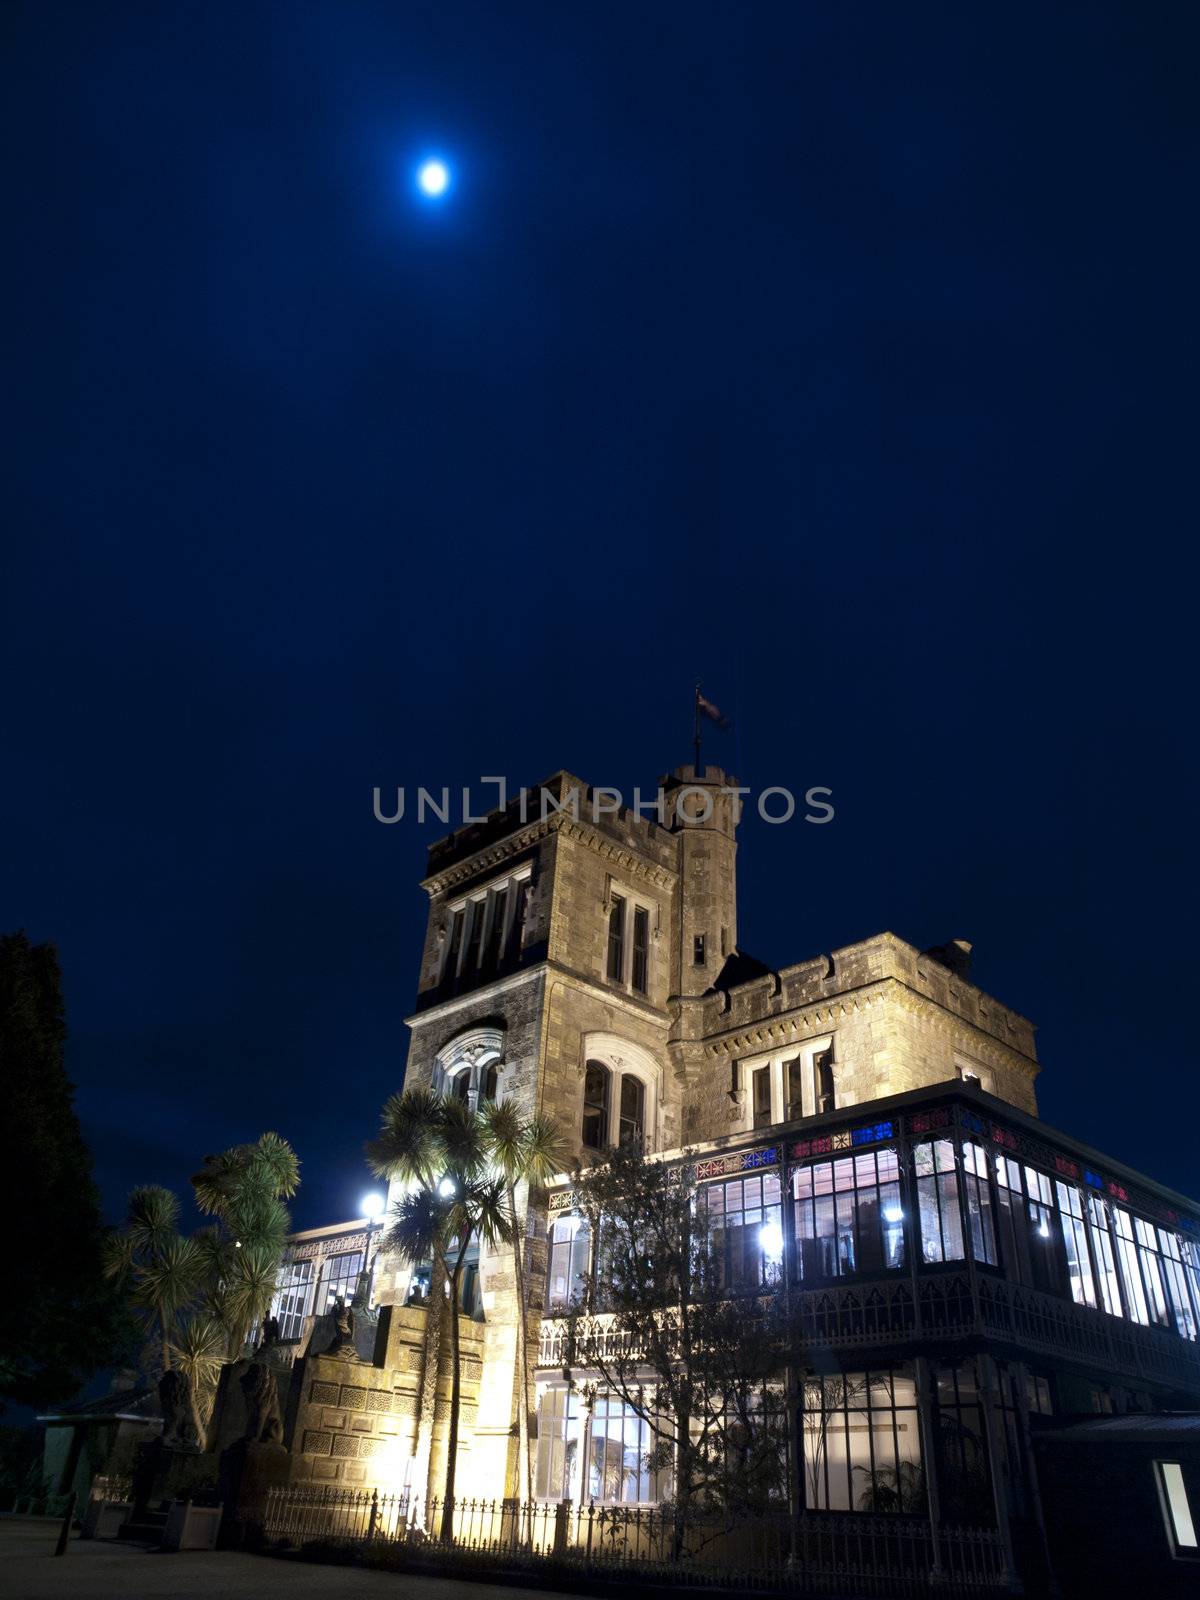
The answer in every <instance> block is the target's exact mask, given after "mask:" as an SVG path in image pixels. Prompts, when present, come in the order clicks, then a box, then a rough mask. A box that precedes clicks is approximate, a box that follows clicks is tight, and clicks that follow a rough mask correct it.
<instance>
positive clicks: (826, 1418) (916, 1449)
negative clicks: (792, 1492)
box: [801, 1372, 925, 1513]
mask: <svg viewBox="0 0 1200 1600" xmlns="http://www.w3.org/2000/svg"><path fill="white" fill-rule="evenodd" d="M803 1403H804V1410H803V1416H802V1422H801V1456H802V1471H803V1477H804V1499H805V1505H806V1507H807V1509H808V1510H810V1511H868V1512H876V1513H880V1512H924V1510H925V1479H924V1473H923V1471H922V1466H921V1442H920V1430H919V1426H918V1420H917V1397H916V1388H915V1385H914V1383H913V1380H912V1378H910V1377H906V1376H903V1375H901V1374H899V1373H891V1372H871V1373H867V1372H854V1373H851V1372H848V1373H842V1374H839V1375H837V1376H835V1377H813V1378H807V1379H806V1380H805V1382H804V1393H803Z"/></svg>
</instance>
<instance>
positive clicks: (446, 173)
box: [417, 160, 450, 200]
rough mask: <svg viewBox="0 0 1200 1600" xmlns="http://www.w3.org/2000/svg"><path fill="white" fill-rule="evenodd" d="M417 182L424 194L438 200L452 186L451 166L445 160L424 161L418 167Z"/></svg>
mask: <svg viewBox="0 0 1200 1600" xmlns="http://www.w3.org/2000/svg"><path fill="white" fill-rule="evenodd" d="M417 183H418V185H419V187H420V190H421V193H422V194H427V195H428V196H429V197H430V199H431V200H436V199H438V198H439V197H440V196H441V195H444V194H445V192H446V190H447V189H448V188H449V187H450V168H449V167H448V166H447V165H446V163H445V162H444V161H437V160H430V161H423V162H422V163H421V165H420V166H419V167H418V168H417Z"/></svg>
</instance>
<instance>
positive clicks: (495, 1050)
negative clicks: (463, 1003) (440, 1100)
mask: <svg viewBox="0 0 1200 1600" xmlns="http://www.w3.org/2000/svg"><path fill="white" fill-rule="evenodd" d="M503 1053H504V1034H503V1033H502V1032H501V1030H500V1029H499V1028H472V1029H471V1030H470V1031H469V1032H468V1033H462V1034H459V1036H458V1038H457V1039H452V1040H451V1041H450V1043H449V1044H448V1045H445V1046H444V1047H443V1048H442V1049H441V1050H439V1051H438V1057H437V1071H436V1073H435V1075H434V1082H433V1087H434V1088H435V1089H436V1090H439V1091H440V1092H441V1093H442V1094H444V1095H447V1096H449V1097H450V1098H451V1099H454V1100H461V1101H463V1102H464V1104H466V1105H468V1106H470V1107H471V1108H472V1109H473V1110H476V1109H478V1107H479V1106H481V1105H484V1104H486V1103H487V1101H489V1100H495V1099H496V1096H497V1094H498V1093H499V1088H500V1072H501V1069H502V1065H503V1063H502V1061H501V1057H502V1056H503Z"/></svg>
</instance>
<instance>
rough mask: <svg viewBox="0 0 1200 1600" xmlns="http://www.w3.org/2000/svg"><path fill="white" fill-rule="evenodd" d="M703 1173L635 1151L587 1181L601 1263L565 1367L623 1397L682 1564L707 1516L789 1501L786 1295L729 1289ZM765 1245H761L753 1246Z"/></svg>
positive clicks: (579, 1205)
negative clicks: (665, 1505) (660, 1479)
mask: <svg viewBox="0 0 1200 1600" xmlns="http://www.w3.org/2000/svg"><path fill="white" fill-rule="evenodd" d="M695 1197H696V1182H695V1170H694V1168H693V1167H691V1166H690V1165H687V1164H685V1165H683V1166H681V1167H674V1168H670V1167H668V1166H667V1165H666V1164H665V1163H663V1162H661V1161H656V1160H654V1159H650V1158H647V1157H645V1156H644V1155H643V1154H642V1152H641V1150H640V1148H639V1147H638V1146H637V1145H635V1144H632V1143H631V1144H627V1145H624V1146H622V1147H620V1148H619V1149H617V1150H614V1151H613V1152H612V1153H611V1155H610V1156H609V1158H608V1160H607V1161H606V1162H605V1163H604V1164H603V1165H601V1166H598V1167H593V1168H591V1169H590V1170H589V1171H587V1172H585V1173H583V1174H581V1175H580V1177H579V1178H578V1179H577V1182H576V1185H575V1190H574V1203H575V1207H576V1210H577V1212H578V1213H579V1214H580V1216H581V1217H582V1219H583V1221H584V1224H585V1225H586V1226H587V1228H588V1230H589V1232H590V1236H591V1239H592V1245H593V1252H594V1258H595V1259H594V1264H593V1270H592V1272H591V1273H590V1275H589V1277H588V1280H587V1282H586V1283H585V1285H584V1286H583V1289H582V1293H581V1296H580V1300H579V1303H578V1305H577V1306H576V1307H575V1309H574V1311H573V1312H572V1313H571V1316H570V1320H569V1330H568V1333H569V1345H570V1350H569V1364H570V1365H571V1366H572V1367H580V1366H581V1367H584V1368H585V1369H590V1370H592V1371H594V1372H595V1373H596V1374H597V1380H596V1381H595V1382H593V1383H590V1384H587V1385H585V1386H584V1388H585V1398H587V1399H589V1400H592V1399H594V1397H595V1394H596V1393H597V1392H599V1391H607V1392H608V1393H610V1394H614V1395H616V1396H618V1397H619V1398H620V1399H621V1400H622V1401H623V1402H624V1403H625V1404H626V1405H627V1406H628V1407H629V1408H631V1409H632V1410H633V1412H634V1413H635V1414H636V1415H637V1416H638V1417H640V1418H642V1419H643V1421H644V1422H645V1423H646V1425H647V1428H648V1430H649V1433H650V1435H651V1437H652V1439H653V1441H654V1443H653V1445H652V1447H651V1449H650V1451H649V1452H648V1456H647V1460H646V1462H645V1463H644V1465H645V1466H646V1468H647V1469H648V1470H650V1471H652V1472H658V1473H661V1474H664V1475H666V1474H669V1475H670V1478H671V1482H672V1489H671V1494H670V1496H666V1497H664V1498H668V1499H669V1500H670V1503H671V1514H672V1519H673V1547H674V1555H675V1557H676V1559H678V1558H680V1557H682V1556H684V1555H685V1554H687V1553H688V1551H689V1549H690V1545H689V1534H690V1533H691V1532H692V1531H693V1530H694V1528H695V1525H696V1524H697V1522H698V1521H699V1520H700V1519H701V1517H703V1519H704V1520H705V1521H706V1522H707V1523H708V1524H709V1525H710V1526H712V1527H713V1528H716V1527H718V1526H720V1525H723V1526H724V1527H730V1526H732V1525H733V1524H734V1522H735V1521H736V1520H737V1519H738V1518H740V1517H741V1516H744V1515H746V1514H750V1513H761V1512H763V1511H765V1510H767V1509H769V1508H770V1507H771V1506H773V1505H777V1504H779V1503H780V1502H781V1501H782V1500H783V1497H784V1496H785V1494H786V1487H787V1477H788V1474H787V1449H788V1426H787V1416H788V1405H787V1401H786V1393H785V1388H784V1385H785V1382H786V1374H787V1371H788V1366H789V1358H790V1354H791V1352H790V1336H789V1329H788V1322H787V1314H786V1308H785V1306H784V1304H783V1295H782V1293H776V1292H775V1291H773V1290H772V1289H770V1288H769V1287H764V1288H763V1289H762V1290H761V1291H760V1292H735V1291H731V1289H730V1287H729V1285H728V1284H727V1283H726V1275H725V1252H724V1249H723V1241H721V1240H720V1238H719V1237H718V1236H717V1234H716V1233H715V1230H714V1229H713V1228H712V1227H710V1226H709V1225H708V1223H707V1220H706V1219H707V1217H708V1211H707V1208H706V1207H698V1206H697V1205H696V1203H695ZM755 1249H757V1246H755Z"/></svg>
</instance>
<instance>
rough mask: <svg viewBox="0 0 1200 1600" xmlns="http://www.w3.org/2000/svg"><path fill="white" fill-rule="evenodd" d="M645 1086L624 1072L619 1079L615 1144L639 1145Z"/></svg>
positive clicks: (642, 1129) (643, 1125)
mask: <svg viewBox="0 0 1200 1600" xmlns="http://www.w3.org/2000/svg"><path fill="white" fill-rule="evenodd" d="M645 1125H646V1085H645V1084H644V1083H643V1082H642V1080H641V1079H640V1078H635V1077H634V1076H633V1074H632V1073H630V1072H626V1073H624V1074H622V1077H621V1118H620V1122H619V1123H618V1125H617V1143H618V1144H630V1143H634V1142H636V1143H640V1142H641V1140H642V1138H643V1137H644V1135H645Z"/></svg>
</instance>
